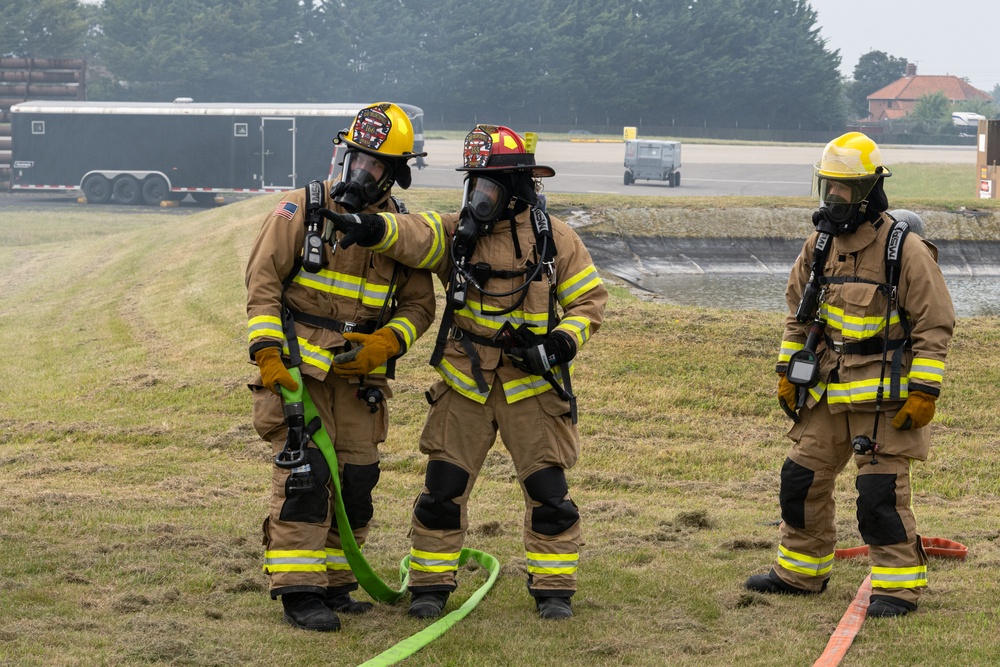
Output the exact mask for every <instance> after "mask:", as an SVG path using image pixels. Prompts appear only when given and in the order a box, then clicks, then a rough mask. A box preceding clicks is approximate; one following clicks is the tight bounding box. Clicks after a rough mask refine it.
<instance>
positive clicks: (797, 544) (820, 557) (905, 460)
mask: <svg viewBox="0 0 1000 667" xmlns="http://www.w3.org/2000/svg"><path fill="white" fill-rule="evenodd" d="M894 415H895V410H892V411H889V412H888V413H887V412H883V413H882V415H881V417H880V423H879V429H878V441H879V442H878V444H879V447H880V450H879V452H878V453H877V454H876V455H875V456H876V459H877V461H878V463H877V464H873V463H872V456H871V454H870V453H869V454H865V455H855V454H854V450H853V449H852V448H851V440H852V438H853V437H855V436H857V435H867V436H868V437H871V435H872V427H873V426H874V423H875V413H874V412H850V411H848V412H838V413H831V411H830V407H829V405H828V404H827V402H826V399H825V397H824V398H823V400H821V401H820V402H819V403H818V404H817V405H816V406H815V407H813V408H808V407H807V408H804V409H803V410H802V412H801V419H800V422H799V423H798V424H796V425H795V426H793V427H792V429H791V431H789V437H790V438H792V439H793V440H794V441H795V444H794V445H793V447H792V449H791V452H790V453H789V454H788V458H787V459H786V460H785V463H784V465H783V466H782V468H781V492H780V500H781V518H782V524H781V544H780V546H779V548H778V549H779V553H778V560H777V563H776V566H775V568H774V569H775V572H776V573H777V575H778V576H779V577H781V579H782V580H784V581H785V582H787V583H789V584H791V585H793V586H797V587H798V588H802V589H806V590H810V591H819V590H822V588H823V587H824V586H825V584H826V581H827V579H829V577H830V571H831V569H832V567H833V557H834V550H835V548H836V543H837V534H836V528H835V525H834V516H835V507H834V498H833V491H834V483H835V480H836V477H837V475H838V474H839V473H840V471H841V470H843V469H844V467H845V466H846V465H847V463H848V462H849V461H850V460H851V459H852V458H853V459H854V464H855V466H857V469H858V475H857V478H856V480H855V486H856V488H857V491H858V499H857V518H858V529H859V530H860V532H861V537H862V538H863V539H864V541H865V543H866V544H867V545H868V546H869V549H870V553H871V562H872V595H873V597H875V598H877V597H878V596H882V597H889V598H895V599H898V600H901V601H903V602H904V603H907V604H909V605H914V606H915V605H916V603H917V600H918V599H919V597H920V594H921V593H922V592H923V590H924V588H925V587H926V586H927V557H926V555H925V554H924V551H923V548H922V546H921V544H920V536H919V535H918V534H917V530H916V520H915V518H914V516H913V510H912V509H911V506H910V469H911V466H912V462H913V460H914V459H915V458H920V459H922V458H924V456H925V453H926V452H927V448H928V438H929V433H928V431H927V428H926V427H925V428H922V429H915V430H910V431H897V430H896V429H894V428H893V427H892V418H893V416H894Z"/></svg>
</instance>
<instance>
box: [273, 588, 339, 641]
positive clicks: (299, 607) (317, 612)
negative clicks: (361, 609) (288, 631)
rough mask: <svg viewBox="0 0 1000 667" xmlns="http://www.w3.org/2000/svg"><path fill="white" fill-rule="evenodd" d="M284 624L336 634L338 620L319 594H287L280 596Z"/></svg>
mask: <svg viewBox="0 0 1000 667" xmlns="http://www.w3.org/2000/svg"><path fill="white" fill-rule="evenodd" d="M281 606H282V607H284V608H285V622H286V623H288V624H289V625H293V626H295V627H296V628H301V629H303V630H315V631H316V632H336V631H337V630H340V619H339V618H338V617H337V615H336V614H335V613H333V611H332V610H331V609H330V608H329V607H327V606H326V605H325V604H324V603H323V596H322V595H320V594H319V593H287V594H285V595H282V596H281Z"/></svg>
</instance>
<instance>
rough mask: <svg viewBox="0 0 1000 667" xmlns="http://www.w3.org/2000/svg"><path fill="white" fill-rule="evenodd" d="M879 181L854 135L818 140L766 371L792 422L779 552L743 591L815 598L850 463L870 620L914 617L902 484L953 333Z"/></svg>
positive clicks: (925, 248)
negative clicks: (839, 483)
mask: <svg viewBox="0 0 1000 667" xmlns="http://www.w3.org/2000/svg"><path fill="white" fill-rule="evenodd" d="M889 174H890V172H889V170H888V169H886V167H885V166H884V165H883V164H882V157H881V153H880V151H879V148H878V146H877V145H876V144H875V142H874V141H872V140H871V139H870V138H869V137H867V136H865V135H864V134H862V133H860V132H850V133H848V134H845V135H843V136H840V137H837V138H836V139H834V140H833V141H831V142H830V143H828V144H827V145H826V148H825V149H824V150H823V154H822V157H821V159H820V161H819V163H818V164H817V165H816V185H817V187H818V190H819V199H820V201H819V204H820V205H819V209H818V210H817V211H816V212H815V213H814V214H813V223H814V224H815V226H816V231H815V232H814V233H813V234H812V235H811V236H810V237H809V238H808V239H807V240H806V242H805V244H804V245H803V247H802V252H801V253H800V254H799V257H798V259H797V260H796V262H795V265H794V266H793V268H792V271H791V274H790V275H789V278H788V285H787V289H786V299H787V302H788V307H789V315H788V317H787V318H786V319H785V331H784V335H783V337H782V343H781V350H780V352H779V355H778V364H777V367H776V370H777V373H778V401H779V403H780V405H781V406H782V408H783V409H784V410H785V412H786V413H787V414H788V415H789V416H790V417H791V418H792V419H793V420H794V421H795V423H794V424H793V426H792V427H791V429H790V430H789V432H788V437H789V438H790V439H791V440H792V441H793V443H794V444H793V445H792V448H791V451H790V452H789V453H788V456H787V458H786V459H785V462H784V464H783V465H782V467H781V489H780V492H779V500H780V504H781V517H782V523H781V543H780V545H779V547H778V555H777V559H776V562H775V563H774V565H773V567H772V568H771V569H770V571H769V572H767V573H764V574H756V575H753V576H751V577H750V578H749V579H747V581H746V583H745V584H744V585H745V587H746V588H748V589H750V590H752V591H757V592H761V593H790V594H811V593H820V592H822V591H823V590H825V589H826V586H827V582H828V580H829V578H830V575H831V571H832V569H833V565H834V563H833V560H834V549H835V545H836V542H837V535H836V528H835V520H834V513H835V504H834V497H833V494H834V486H835V481H836V478H837V475H838V474H839V473H840V472H841V471H842V470H843V469H844V468H845V467H846V466H847V464H848V463H850V462H851V461H852V459H853V463H854V465H855V466H856V467H857V470H858V474H857V477H856V481H855V486H856V488H857V492H858V499H857V519H858V528H859V530H860V532H861V536H862V538H863V539H864V541H865V543H866V544H868V546H869V547H870V553H871V561H872V572H871V583H872V595H871V604H870V606H869V607H868V612H867V613H868V616H874V617H884V616H900V615H903V614H906V613H908V612H911V611H914V610H915V609H916V608H917V602H918V600H919V598H920V596H921V593H922V592H923V591H924V589H925V588H926V586H927V557H926V556H925V554H924V551H923V548H922V546H921V543H920V536H919V535H918V534H917V527H916V521H915V519H914V515H913V510H912V508H911V504H910V500H911V498H910V495H911V491H910V489H911V487H910V475H911V469H912V467H913V462H914V461H923V460H925V459H926V458H927V454H928V451H929V448H930V427H929V426H928V424H929V423H930V421H931V419H932V418H933V416H934V411H935V402H936V400H937V398H938V396H939V394H940V391H941V384H942V381H943V380H944V371H945V356H946V354H947V348H948V342H949V340H950V338H951V334H952V330H953V328H954V324H955V312H954V309H953V307H952V302H951V297H950V295H949V294H948V288H947V287H946V286H945V282H944V279H943V277H942V275H941V271H940V269H939V268H938V265H937V261H936V258H937V250H936V249H935V248H934V246H933V245H932V244H930V243H929V242H927V241H925V240H923V239H921V238H920V236H918V234H917V233H915V232H910V231H909V228H908V225H907V224H906V223H905V221H901V222H899V223H897V222H896V221H895V220H894V219H893V218H892V217H891V216H890V215H889V214H888V213H886V210H887V209H888V198H887V197H886V194H885V191H884V189H883V187H882V186H883V181H884V179H885V178H886V177H887V176H889Z"/></svg>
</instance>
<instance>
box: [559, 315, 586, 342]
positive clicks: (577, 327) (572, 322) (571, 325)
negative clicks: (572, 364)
mask: <svg viewBox="0 0 1000 667" xmlns="http://www.w3.org/2000/svg"><path fill="white" fill-rule="evenodd" d="M590 324H591V321H590V318H589V317H577V316H572V317H564V318H563V319H562V320H561V321H560V322H559V324H558V325H557V326H556V329H561V330H562V331H565V332H566V333H568V334H570V335H571V336H573V338H575V339H576V346H577V348H580V347H582V346H583V344H584V343H586V342H587V341H588V340H590Z"/></svg>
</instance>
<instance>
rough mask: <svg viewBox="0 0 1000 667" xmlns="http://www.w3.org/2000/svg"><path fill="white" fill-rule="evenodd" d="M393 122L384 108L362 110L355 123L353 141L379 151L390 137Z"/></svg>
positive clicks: (376, 107)
mask: <svg viewBox="0 0 1000 667" xmlns="http://www.w3.org/2000/svg"><path fill="white" fill-rule="evenodd" d="M390 129H392V121H391V120H389V117H388V116H387V115H386V114H385V107H384V106H381V105H380V106H374V107H369V108H367V109H362V110H361V112H360V113H358V119H357V122H355V123H354V132H353V133H352V136H351V139H352V140H353V141H354V143H356V144H359V145H361V146H364V147H365V148H370V149H372V150H373V151H377V150H378V149H379V148H381V147H382V144H384V143H385V140H386V139H387V138H388V137H389V130H390Z"/></svg>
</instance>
